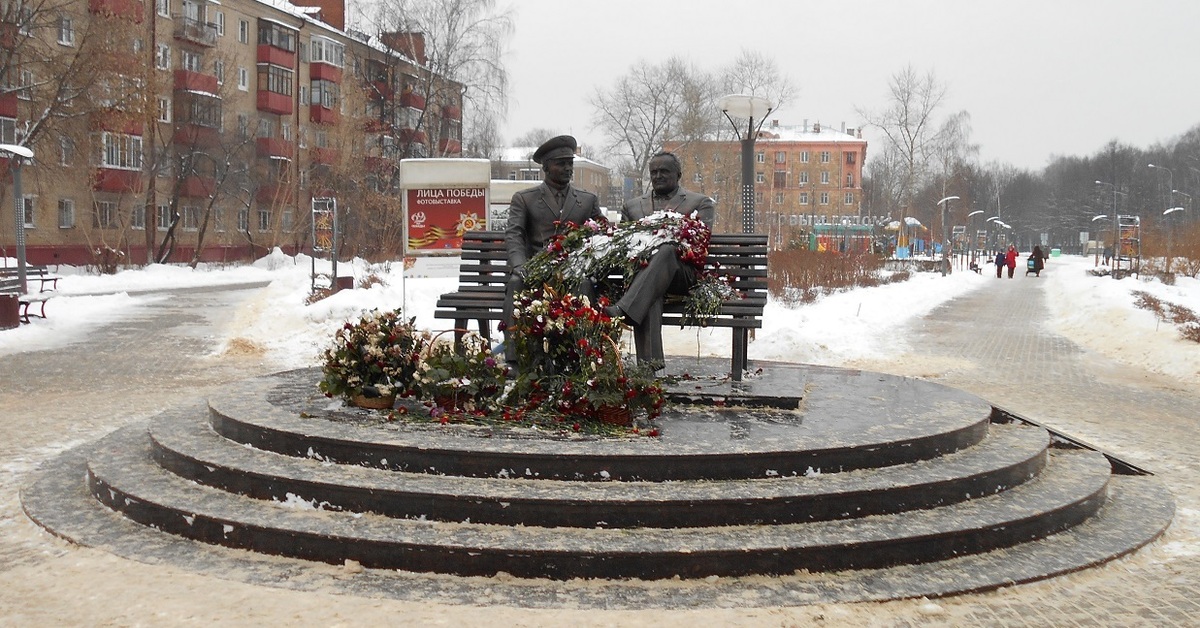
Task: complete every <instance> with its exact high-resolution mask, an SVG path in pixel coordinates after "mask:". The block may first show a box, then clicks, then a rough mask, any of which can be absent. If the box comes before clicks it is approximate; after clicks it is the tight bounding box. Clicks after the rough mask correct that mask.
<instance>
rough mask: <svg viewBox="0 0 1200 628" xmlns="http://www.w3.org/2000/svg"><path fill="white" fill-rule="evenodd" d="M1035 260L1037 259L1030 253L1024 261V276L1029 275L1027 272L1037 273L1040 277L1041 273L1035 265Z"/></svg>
mask: <svg viewBox="0 0 1200 628" xmlns="http://www.w3.org/2000/svg"><path fill="white" fill-rule="evenodd" d="M1037 262H1038V261H1037V258H1036V257H1034V256H1032V255H1030V256H1029V259H1028V260H1027V261H1026V262H1025V276H1026V277H1028V276H1029V273H1033V274H1035V275H1037V276H1038V277H1041V274H1040V272H1039V270H1040V269H1038V267H1037Z"/></svg>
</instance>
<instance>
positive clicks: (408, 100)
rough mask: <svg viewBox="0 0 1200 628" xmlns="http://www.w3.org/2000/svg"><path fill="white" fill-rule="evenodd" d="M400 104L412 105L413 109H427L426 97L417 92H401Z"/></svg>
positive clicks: (403, 105)
mask: <svg viewBox="0 0 1200 628" xmlns="http://www.w3.org/2000/svg"><path fill="white" fill-rule="evenodd" d="M400 106H401V107H412V108H413V109H419V110H421V111H424V110H425V97H424V96H422V95H420V94H418V93H416V92H412V91H409V92H404V93H403V94H400Z"/></svg>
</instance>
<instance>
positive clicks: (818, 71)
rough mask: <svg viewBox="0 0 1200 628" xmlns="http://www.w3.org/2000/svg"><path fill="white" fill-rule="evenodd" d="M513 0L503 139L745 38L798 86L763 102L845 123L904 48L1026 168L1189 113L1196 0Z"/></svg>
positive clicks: (903, 59) (1155, 132)
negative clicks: (637, 67) (630, 77)
mask: <svg viewBox="0 0 1200 628" xmlns="http://www.w3.org/2000/svg"><path fill="white" fill-rule="evenodd" d="M500 4H501V5H503V4H504V0H501V1H500ZM512 5H513V6H514V7H515V25H516V32H515V34H514V35H513V38H512V41H511V54H510V56H509V57H508V59H507V66H508V68H509V72H510V77H511V92H510V94H511V99H510V110H509V115H508V122H507V124H506V125H505V127H504V129H503V134H504V138H505V140H506V141H511V140H512V139H515V138H516V137H518V136H520V135H522V134H524V133H526V132H528V131H529V130H531V129H534V128H542V127H544V128H550V129H551V130H554V131H558V132H563V133H571V134H573V135H575V136H576V137H578V138H579V139H580V141H581V142H582V143H585V144H590V145H599V144H600V143H601V139H600V137H599V134H598V133H597V132H596V131H594V130H593V129H592V128H591V122H590V121H591V114H592V108H591V105H590V102H591V95H592V94H593V93H594V92H595V90H596V89H597V88H603V87H609V86H612V85H613V84H615V82H616V80H617V79H618V78H619V77H620V76H622V75H623V74H625V73H626V72H627V71H628V70H629V68H630V67H631V66H632V65H634V64H636V63H639V62H658V61H661V60H663V59H666V58H668V57H670V56H671V55H680V56H682V57H684V58H686V59H689V60H690V61H692V62H694V63H695V64H696V65H697V66H699V67H701V68H703V69H706V70H714V71H715V70H716V69H718V68H720V67H721V66H724V65H726V64H728V63H729V62H731V61H732V60H733V59H734V58H735V57H737V55H738V53H739V52H740V50H741V49H743V48H747V49H750V50H755V51H759V52H761V53H763V54H765V55H767V56H769V57H772V58H774V59H775V61H776V63H777V64H778V66H779V68H780V70H781V71H782V72H783V73H785V74H786V75H787V76H789V77H791V79H792V81H793V82H794V84H795V85H796V86H797V87H798V88H799V89H798V97H797V98H796V99H795V100H794V101H793V102H790V103H787V104H786V105H784V106H783V107H782V108H781V109H780V110H779V111H778V112H777V114H774V115H772V118H776V119H778V120H779V121H780V123H781V124H800V123H802V122H803V121H804V120H806V119H807V120H809V121H810V122H816V121H820V122H822V123H823V124H826V125H832V126H837V125H840V124H841V123H842V122H845V123H846V125H847V126H853V127H857V126H859V123H860V122H861V120H860V119H859V116H858V115H857V114H856V113H855V112H856V110H857V109H859V108H867V109H872V110H877V109H881V108H883V107H884V106H885V105H886V104H887V92H888V83H889V80H890V79H891V77H892V76H893V75H894V74H895V73H896V72H897V71H899V70H900V69H902V68H903V67H904V66H905V65H906V64H909V63H911V64H912V65H913V67H914V68H915V69H917V70H918V72H925V71H928V70H932V71H933V72H934V73H935V74H936V75H937V77H938V78H939V79H940V80H941V81H943V82H944V83H946V84H947V86H948V87H949V94H948V98H947V100H946V102H945V105H944V107H943V110H942V114H943V116H944V115H945V114H949V113H951V112H953V111H959V110H966V111H967V112H969V113H970V114H971V125H972V129H973V136H972V137H973V140H974V142H975V143H977V144H979V146H980V158H981V160H983V161H984V162H991V161H1000V162H1006V163H1011V164H1013V165H1016V166H1019V167H1023V168H1031V169H1040V168H1041V167H1043V166H1045V165H1046V163H1047V161H1048V159H1049V158H1050V157H1051V156H1052V155H1090V154H1092V153H1094V152H1095V151H1097V150H1098V149H1100V148H1101V147H1102V146H1104V144H1106V143H1107V142H1108V141H1110V140H1113V139H1116V140H1119V141H1121V142H1123V143H1127V144H1132V145H1134V146H1137V147H1142V148H1148V147H1149V146H1151V145H1153V144H1155V143H1158V142H1165V141H1167V140H1170V139H1172V138H1174V137H1176V136H1178V135H1180V134H1182V133H1183V132H1185V131H1186V130H1188V129H1189V128H1191V127H1193V126H1195V125H1197V124H1200V80H1198V79H1197V71H1198V70H1200V1H1198V0H1123V1H1116V0H1086V1H1085V0H1036V1H1035V0H918V1H914V0H903V1H900V0H848V1H846V0H843V1H840V2H830V1H826V2H811V1H805V0H776V1H766V0H724V1H715V0H676V1H674V2H663V1H660V0H638V1H634V0H577V1H574V2H572V1H570V0H566V1H564V0H558V1H550V0H520V1H519V2H512ZM665 87H666V86H664V88H665ZM713 115H714V116H719V115H720V113H719V112H716V111H714V112H713ZM868 139H869V140H871V139H874V137H873V136H868ZM870 157H871V151H870V147H868V153H867V159H868V163H870Z"/></svg>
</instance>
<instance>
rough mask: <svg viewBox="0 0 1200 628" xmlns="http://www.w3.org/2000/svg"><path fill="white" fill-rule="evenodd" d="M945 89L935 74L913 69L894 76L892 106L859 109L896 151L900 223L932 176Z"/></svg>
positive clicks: (860, 113)
mask: <svg viewBox="0 0 1200 628" xmlns="http://www.w3.org/2000/svg"><path fill="white" fill-rule="evenodd" d="M946 90H947V88H946V86H945V85H944V84H943V83H941V82H940V81H938V80H937V77H935V76H934V74H933V72H928V73H926V74H924V75H919V74H918V73H917V71H916V70H915V69H914V68H913V67H912V66H911V65H909V66H905V68H904V69H902V70H900V71H899V72H898V73H896V74H895V75H893V76H892V81H891V84H890V85H889V91H890V94H889V96H890V103H889V105H888V107H887V108H886V109H884V110H883V111H881V112H871V111H866V110H862V109H860V110H859V111H858V114H859V115H860V116H861V117H862V119H863V120H865V121H866V122H867V124H869V125H871V126H873V127H875V128H877V129H879V130H880V131H881V132H882V133H883V136H884V140H885V145H886V147H887V148H890V149H892V150H895V151H896V153H897V155H898V157H899V159H900V160H901V166H902V179H901V181H900V199H901V200H900V220H901V222H902V223H903V220H904V218H905V217H907V216H908V215H910V214H911V213H912V211H913V199H914V197H915V195H916V192H917V190H918V189H919V188H920V187H922V186H923V185H924V184H925V182H926V179H927V178H928V176H929V174H930V160H931V158H932V157H934V156H935V155H936V153H937V149H938V147H939V146H940V144H941V131H942V127H941V126H940V125H939V124H938V122H937V120H936V119H935V117H934V116H935V113H936V112H937V109H938V108H939V107H940V106H941V105H942V102H943V101H944V100H945V98H946Z"/></svg>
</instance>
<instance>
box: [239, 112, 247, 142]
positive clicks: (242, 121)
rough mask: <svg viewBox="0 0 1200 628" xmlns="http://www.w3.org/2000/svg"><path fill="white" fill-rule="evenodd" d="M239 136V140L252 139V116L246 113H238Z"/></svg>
mask: <svg viewBox="0 0 1200 628" xmlns="http://www.w3.org/2000/svg"><path fill="white" fill-rule="evenodd" d="M237 137H238V139H239V140H246V139H250V116H247V115H246V114H244V113H239V114H238V118H237Z"/></svg>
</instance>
